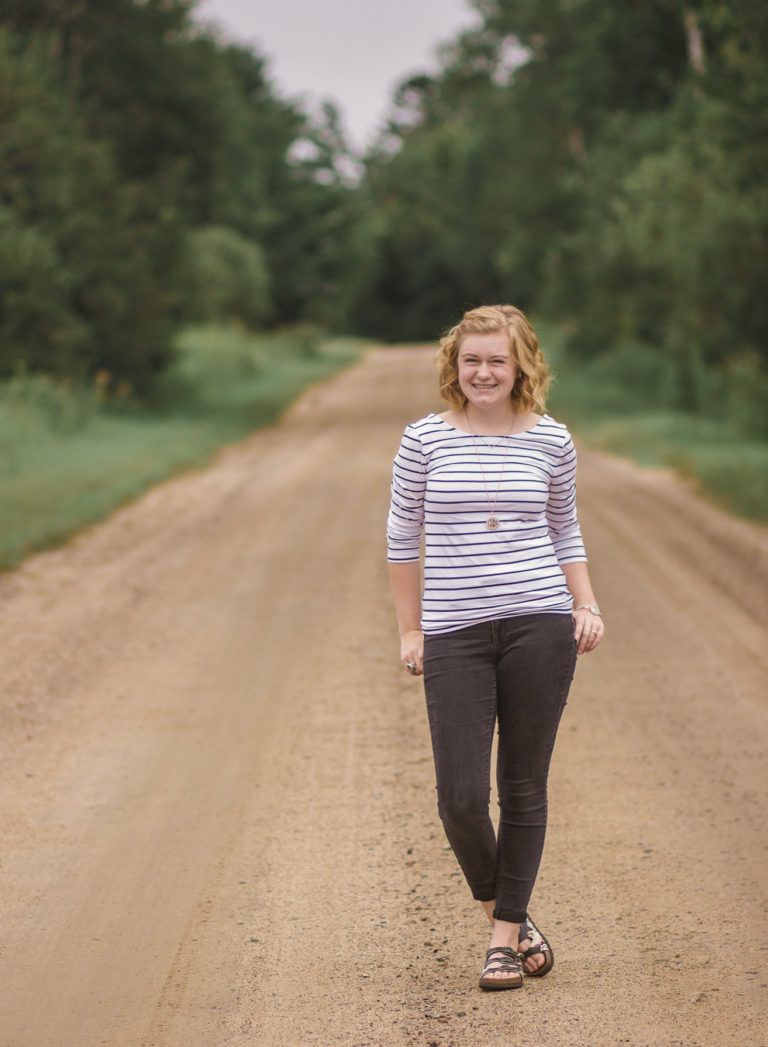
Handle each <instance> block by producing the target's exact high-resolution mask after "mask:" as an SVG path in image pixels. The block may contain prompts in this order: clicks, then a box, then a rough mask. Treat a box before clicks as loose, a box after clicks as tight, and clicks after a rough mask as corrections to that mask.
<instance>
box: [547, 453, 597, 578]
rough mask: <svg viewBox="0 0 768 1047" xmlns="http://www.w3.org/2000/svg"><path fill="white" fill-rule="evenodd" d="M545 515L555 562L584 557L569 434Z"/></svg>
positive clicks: (568, 561)
mask: <svg viewBox="0 0 768 1047" xmlns="http://www.w3.org/2000/svg"><path fill="white" fill-rule="evenodd" d="M546 516H547V527H548V528H549V535H550V538H551V539H552V545H553V546H554V549H555V555H556V556H557V562H558V563H559V564H561V565H562V564H566V563H577V562H578V561H584V560H586V559H587V554H586V552H585V550H584V542H583V541H582V537H581V528H580V527H579V519H578V516H577V513H576V448H575V447H574V446H573V440H572V439H571V436H570V434H569V435H568V436H567V438H566V440H565V442H564V444H563V448H562V453H561V455H560V457H559V460H558V462H557V464H556V465H555V467H554V469H553V471H552V478H551V480H550V485H549V498H548V500H547V508H546Z"/></svg>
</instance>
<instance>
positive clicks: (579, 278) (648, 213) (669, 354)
mask: <svg viewBox="0 0 768 1047" xmlns="http://www.w3.org/2000/svg"><path fill="white" fill-rule="evenodd" d="M474 6H475V8H476V9H477V11H478V12H479V14H480V15H481V16H482V22H481V24H480V25H479V27H478V28H477V29H476V30H472V31H471V32H467V33H465V34H464V35H463V36H462V37H460V38H459V39H457V40H455V41H454V42H453V43H452V44H450V45H448V46H447V47H445V48H444V49H443V52H442V68H441V71H440V72H439V73H438V74H437V75H436V76H433V77H427V76H421V77H415V78H412V79H410V80H409V81H406V82H405V83H404V84H402V86H401V87H400V89H399V92H398V94H397V96H396V99H395V104H394V106H393V111H392V118H391V122H390V127H389V129H388V133H387V134H386V135H385V136H383V137H382V139H381V141H380V143H379V145H378V149H377V150H376V151H375V152H374V154H373V155H372V156H371V157H370V159H369V163H368V168H367V175H366V180H365V185H364V191H365V192H366V193H367V194H368V196H369V210H368V216H367V223H368V224H367V237H368V241H367V252H368V254H367V257H368V259H369V265H368V267H367V268H366V269H365V270H364V271H363V276H362V280H361V283H360V285H359V288H358V296H357V305H356V312H355V316H354V319H355V323H356V326H357V327H358V328H359V329H362V330H365V331H369V332H370V333H376V334H378V335H381V334H382V333H384V334H386V335H388V336H389V337H391V338H393V339H399V338H411V339H414V338H433V337H434V336H435V335H436V334H437V333H438V332H439V331H440V330H441V329H442V328H443V327H445V326H446V324H447V323H448V322H449V321H450V320H452V319H453V318H454V317H456V315H457V313H458V312H459V311H460V309H461V308H462V307H464V306H466V305H469V304H477V303H479V302H482V301H488V300H491V299H504V300H510V301H514V302H515V303H517V304H518V305H520V306H522V307H523V308H525V309H529V310H534V311H535V312H537V313H539V314H543V315H546V316H548V317H550V318H559V319H561V320H562V321H564V322H566V323H567V324H568V325H569V328H570V331H571V336H570V342H569V347H570V351H571V352H576V353H578V354H580V355H581V356H582V358H584V359H587V358H589V359H592V360H594V358H596V357H604V358H605V360H606V365H607V366H610V367H611V368H613V370H614V371H615V372H616V373H617V376H618V377H621V378H622V379H623V380H624V382H625V383H627V384H629V385H632V386H633V387H635V388H637V387H638V386H639V387H642V389H643V391H644V393H645V394H646V396H647V397H653V398H656V399H657V400H659V401H662V402H665V403H667V404H670V405H677V406H684V407H687V408H692V409H706V410H710V411H711V410H721V409H722V410H727V411H730V412H731V413H732V415H733V416H734V417H738V418H739V419H740V420H741V421H742V422H743V423H744V425H745V426H746V427H747V428H750V429H752V430H753V431H760V430H761V431H762V432H764V433H765V432H767V431H768V412H766V411H765V400H766V394H767V393H768V296H766V295H765V293H764V291H763V287H764V283H765V278H766V271H767V265H766V263H768V235H767V234H768V192H767V191H766V186H765V176H764V172H765V171H766V169H768V6H766V5H765V4H764V3H762V2H761V0H729V2H720V0H629V2H628V0H475V3H474Z"/></svg>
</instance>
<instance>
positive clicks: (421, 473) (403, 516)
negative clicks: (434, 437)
mask: <svg viewBox="0 0 768 1047" xmlns="http://www.w3.org/2000/svg"><path fill="white" fill-rule="evenodd" d="M425 486H426V468H425V462H424V451H423V448H422V445H421V440H420V439H419V438H418V436H417V435H416V433H415V432H414V430H413V428H412V426H407V428H406V430H405V432H404V433H403V439H402V442H401V444H400V447H399V449H398V452H397V454H396V455H395V460H394V463H393V466H392V497H391V502H390V506H389V515H388V517H387V559H388V561H389V562H390V563H411V562H413V561H414V560H418V559H419V549H420V546H421V536H422V532H423V530H424V489H425Z"/></svg>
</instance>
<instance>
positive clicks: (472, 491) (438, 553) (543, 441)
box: [387, 414, 587, 633]
mask: <svg viewBox="0 0 768 1047" xmlns="http://www.w3.org/2000/svg"><path fill="white" fill-rule="evenodd" d="M475 440H476V442H477V443H476V445H475ZM475 440H473V437H472V436H471V435H470V434H469V433H464V432H461V431H460V430H459V429H455V428H454V427H453V426H451V425H449V424H448V423H447V422H445V421H444V420H443V419H442V418H440V417H439V416H438V415H436V414H430V415H427V417H426V418H422V419H421V420H420V421H418V422H414V423H413V424H412V425H409V426H407V427H406V430H405V433H404V434H403V440H402V443H401V445H400V449H399V450H398V452H397V455H396V456H395V461H394V469H393V478H392V502H391V505H390V511H389V518H388V521H387V540H388V559H389V560H390V561H391V562H393V563H408V562H413V561H418V559H419V549H420V545H421V540H422V535H423V536H424V542H425V553H424V597H423V602H422V628H423V629H424V632H425V633H447V632H452V631H454V630H456V629H462V628H464V626H467V625H473V624H475V623H476V622H480V621H487V620H489V619H491V618H506V617H509V616H511V615H516V614H530V613H531V612H535V611H547V612H560V613H563V614H567V613H569V612H570V610H571V605H572V599H571V595H570V593H569V591H568V588H567V586H566V584H565V576H564V575H563V572H562V570H561V569H560V565H561V564H566V563H573V562H575V561H584V560H586V558H587V557H586V554H585V552H584V545H583V543H582V540H581V532H580V530H579V523H578V519H577V516H576V505H575V475H576V451H575V449H574V446H573V441H572V440H571V436H570V434H569V432H568V430H567V429H566V428H565V426H563V425H561V424H560V423H558V422H556V421H555V420H554V419H552V418H550V417H549V415H544V417H543V418H542V419H541V421H540V422H539V423H538V424H537V425H536V426H534V427H533V428H532V429H529V430H528V431H527V432H524V433H516V434H514V435H512V436H505V437H499V436H492V437H485V436H478V437H475ZM478 452H479V455H480V461H478ZM505 457H506V464H505V465H504V460H505ZM480 462H482V469H481V468H480ZM502 466H504V467H503V469H502ZM483 473H485V477H483ZM499 480H501V484H500V487H499V493H498V499H497V501H496V506H495V510H494V511H495V515H496V516H497V517H498V518H499V520H500V521H501V523H500V526H499V529H498V530H496V531H490V530H488V529H487V527H486V525H485V521H486V519H487V518H488V516H489V514H490V512H491V508H492V507H493V500H494V495H495V492H496V489H497V485H498V484H499ZM489 501H490V504H489Z"/></svg>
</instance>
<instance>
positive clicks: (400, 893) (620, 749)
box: [0, 350, 768, 1047]
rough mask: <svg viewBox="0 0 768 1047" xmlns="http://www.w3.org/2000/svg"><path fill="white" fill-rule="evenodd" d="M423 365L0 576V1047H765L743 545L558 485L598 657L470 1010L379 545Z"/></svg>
mask: <svg viewBox="0 0 768 1047" xmlns="http://www.w3.org/2000/svg"><path fill="white" fill-rule="evenodd" d="M430 358H431V353H425V352H419V351H406V350H386V351H378V352H374V353H371V354H369V355H368V357H367V359H366V360H365V362H364V363H363V364H361V365H360V366H358V367H356V368H354V369H352V370H350V371H349V372H347V373H346V374H344V375H341V376H339V377H337V378H336V379H334V380H332V381H331V382H329V383H325V384H324V385H322V386H319V387H317V388H315V389H313V390H311V391H310V392H309V393H308V394H307V395H306V396H305V397H304V398H303V399H302V400H301V402H300V403H299V404H298V405H297V406H296V407H295V408H294V409H293V410H292V411H291V412H289V413H288V415H287V416H286V417H285V418H284V419H283V421H282V422H281V424H280V425H279V426H277V427H275V428H274V429H271V430H269V431H267V432H263V433H259V434H256V435H255V436H254V437H253V438H251V439H250V440H247V441H245V442H244V443H242V444H240V445H238V446H236V447H233V448H231V449H229V450H228V451H226V452H224V453H223V454H222V455H221V456H220V457H219V458H218V459H217V460H216V462H215V463H214V464H213V465H212V467H211V468H210V469H207V470H205V471H203V472H200V473H199V474H188V475H186V476H183V477H181V478H179V479H178V480H176V481H174V482H172V483H170V484H166V485H163V486H162V487H159V488H157V489H155V490H154V491H152V492H150V493H149V494H148V495H147V496H146V497H145V498H143V499H141V500H140V501H139V502H137V503H136V504H134V505H132V506H129V507H127V508H126V509H124V510H122V511H121V512H119V513H117V514H116V515H115V516H114V517H112V518H111V519H110V520H109V521H107V522H106V523H105V524H103V525H101V526H99V527H97V528H93V529H91V530H90V531H89V532H87V533H85V534H83V535H81V536H80V537H79V538H78V539H76V540H75V541H74V542H72V543H70V544H69V545H68V546H67V547H66V548H63V549H61V550H58V551H55V552H52V553H48V554H44V555H41V556H37V557H34V558H33V559H31V560H29V561H27V563H26V564H25V565H23V567H22V568H21V569H20V570H19V571H16V572H13V573H12V574H10V575H7V576H5V577H3V578H2V580H0V630H2V637H3V642H2V645H1V646H0V669H2V673H1V674H0V718H1V719H0V723H2V725H3V728H4V731H3V743H2V744H3V751H2V761H1V762H0V828H1V829H2V833H3V841H4V842H3V849H2V865H1V866H0V887H1V890H0V898H1V899H2V901H1V902H0V906H1V907H2V926H3V933H2V942H1V943H0V1014H2V1022H0V1047H84V1045H85V1047H91V1045H96V1044H108V1045H109V1047H137V1045H142V1047H150V1045H152V1047H189V1045H191V1044H194V1045H195V1047H225V1045H226V1047H245V1045H249V1047H250V1045H263V1047H279V1045H283V1044H284V1045H286V1047H288V1045H290V1047H295V1045H297V1044H302V1045H303V1044H307V1045H313V1044H316V1045H328V1047H337V1045H351V1047H364V1045H372V1047H373V1045H376V1047H388V1045H393V1047H394V1045H410V1044H414V1045H416V1044H418V1045H424V1047H431V1045H438V1047H451V1045H455V1047H460V1045H461V1047H475V1045H477V1047H479V1045H481V1044H482V1045H483V1047H486V1045H487V1044H488V1043H489V1042H496V1041H498V1042H500V1043H510V1042H514V1043H516V1044H518V1043H519V1044H538V1043H540V1042H542V1040H546V1041H547V1042H549V1043H552V1044H557V1045H562V1047H581V1045H584V1047H587V1045H588V1047H603V1045H605V1047H608V1045H610V1047H613V1045H616V1044H631V1045H633V1047H643V1045H653V1047H665V1045H669V1047H673V1045H674V1047H678V1045H679V1047H683V1045H684V1047H698V1045H701V1047H704V1045H706V1047H730V1045H731V1044H733V1043H736V1042H739V1043H744V1044H749V1045H751V1047H765V1045H766V1043H768V1040H766V1038H765V1033H764V1029H765V1027H766V1021H765V1019H766V1008H765V1000H766V985H768V970H767V969H766V967H767V965H766V942H768V934H766V930H768V928H767V927H766V923H767V922H768V921H767V919H766V910H767V909H768V905H766V901H767V897H768V891H767V890H766V873H765V869H766V840H765V801H766V792H767V791H768V790H767V786H766V776H765V772H764V760H765V755H764V754H765V742H766V735H768V701H767V700H766V697H767V696H766V693H765V691H766V687H765V681H766V668H767V666H766V650H767V649H768V644H766V635H767V634H768V611H767V610H766V598H768V591H767V590H766V586H765V584H764V580H765V577H766V564H768V532H766V531H765V530H763V529H760V528H755V527H751V526H750V525H747V524H743V523H741V522H739V521H735V520H731V519H730V518H729V517H727V516H726V515H724V514H722V513H720V512H718V511H717V510H715V509H713V508H711V507H710V506H709V505H707V504H706V503H704V502H703V501H702V500H700V499H698V498H697V497H696V496H695V495H694V494H692V493H691V491H690V490H688V489H687V488H686V487H685V486H684V485H682V484H680V483H679V482H678V481H676V480H674V479H673V478H671V477H670V476H668V475H667V474H664V473H659V472H652V471H645V470H640V469H637V468H635V467H633V466H631V465H629V464H628V463H625V462H622V461H619V460H616V459H613V458H610V457H607V456H603V455H597V454H593V453H588V452H582V453H581V462H580V492H579V493H580V499H579V500H580V505H581V516H582V521H583V525H584V530H585V535H586V539H587V543H588V548H589V551H590V554H591V557H592V573H593V576H594V579H595V584H596V590H597V593H598V595H599V597H600V602H601V604H602V605H603V606H604V610H605V613H606V617H607V621H608V625H609V630H610V631H609V635H608V639H607V640H606V643H605V645H604V647H603V648H602V649H601V650H600V651H599V652H597V653H596V654H595V655H593V656H590V657H589V658H587V659H583V660H582V661H581V662H580V664H579V667H578V671H577V677H576V683H575V686H574V690H573V693H572V697H571V699H570V701H569V706H568V709H567V710H566V715H565V718H564V722H563V728H562V731H561V737H560V740H559V741H558V746H557V749H556V753H555V760H554V764H553V771H552V782H551V799H552V803H551V828H550V834H549V839H548V843H547V849H546V851H545V858H544V863H543V865H542V870H541V874H540V878H539V883H538V885H537V889H536V895H535V899H534V902H535V905H534V908H533V912H534V914H535V916H536V918H537V922H540V923H541V924H542V925H543V926H544V927H545V929H546V930H547V933H548V934H549V936H550V937H551V938H552V940H553V944H554V947H555V952H556V954H557V962H556V966H555V969H554V971H553V973H552V975H550V976H549V977H548V978H546V979H544V980H542V981H540V982H536V981H534V980H529V981H528V982H527V983H526V987H525V989H524V991H523V992H521V993H513V994H510V993H502V994H492V995H483V994H481V993H480V992H479V991H478V990H477V989H476V988H475V985H476V978H477V974H478V970H479V965H480V961H481V959H482V956H483V954H484V947H485V933H486V932H485V930H484V926H483V922H482V920H481V919H480V917H479V915H478V913H477V912H475V911H474V909H473V907H472V904H471V902H470V900H469V899H468V897H467V893H466V889H465V887H464V885H463V883H462V882H461V880H460V877H459V875H458V873H457V871H456V869H455V867H454V862H453V858H452V856H451V855H450V853H449V852H448V851H447V850H446V848H445V843H444V839H443V836H442V830H441V829H440V826H439V822H438V820H437V816H436V811H435V802H434V788H433V779H432V767H431V757H430V754H429V748H428V737H427V730H426V723H425V716H424V713H423V708H422V704H423V700H422V697H421V688H420V685H419V684H418V682H416V681H413V680H411V679H410V678H408V677H406V676H405V674H404V673H402V671H401V670H400V668H399V666H398V663H397V657H396V652H397V645H396V637H395V630H394V625H393V620H392V618H393V615H392V611H391V607H390V603H389V598H388V592H387V586H386V572H385V566H384V562H383V556H384V544H383V533H382V531H383V518H384V513H385V511H386V504H387V495H388V482H389V473H390V467H391V459H392V455H393V453H394V450H395V448H396V445H397V442H398V439H399V435H400V429H401V427H402V425H404V424H405V423H406V422H407V421H409V420H411V419H413V418H415V417H418V416H419V415H421V414H423V413H424V412H425V411H426V410H428V409H429V407H430V406H434V407H436V406H437V403H436V401H435V397H434V394H433V386H434V383H433V375H432V368H431V363H430Z"/></svg>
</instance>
